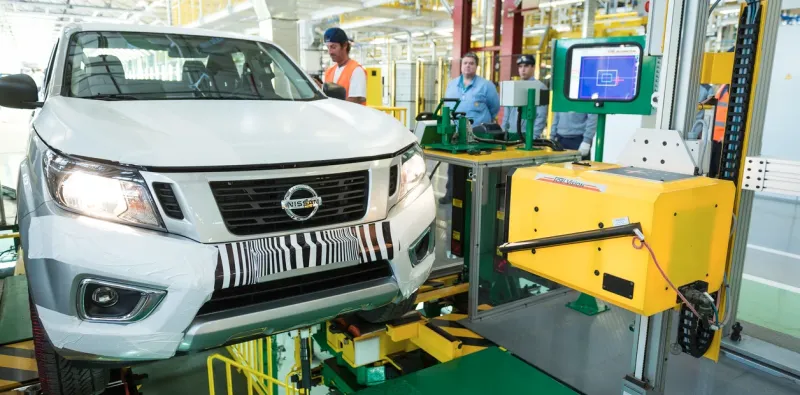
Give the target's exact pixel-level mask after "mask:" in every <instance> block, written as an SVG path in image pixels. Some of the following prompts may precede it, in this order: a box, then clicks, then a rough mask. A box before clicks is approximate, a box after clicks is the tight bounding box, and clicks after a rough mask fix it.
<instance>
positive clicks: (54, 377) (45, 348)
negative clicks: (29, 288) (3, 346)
mask: <svg viewBox="0 0 800 395" xmlns="http://www.w3.org/2000/svg"><path fill="white" fill-rule="evenodd" d="M30 310H31V324H32V326H33V328H32V329H33V344H34V350H35V354H36V366H37V367H38V369H39V383H40V384H41V386H42V394H43V395H84V394H100V393H103V391H105V389H106V386H108V381H109V379H110V377H111V375H110V372H109V370H108V369H89V368H79V367H75V366H73V364H72V362H71V361H69V360H67V359H64V358H63V357H62V356H60V355H58V353H57V352H56V350H55V349H54V348H53V345H52V344H50V341H49V340H48V339H47V335H46V334H45V333H44V328H42V322H41V321H40V320H39V314H38V313H37V311H36V307H35V305H34V304H33V300H30Z"/></svg>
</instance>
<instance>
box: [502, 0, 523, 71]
mask: <svg viewBox="0 0 800 395" xmlns="http://www.w3.org/2000/svg"><path fill="white" fill-rule="evenodd" d="M502 16H503V36H502V37H501V38H500V81H509V80H511V78H512V77H514V76H515V75H517V74H518V71H517V67H516V65H515V64H514V60H515V59H514V56H515V55H519V54H521V53H522V27H523V26H522V25H523V23H524V22H525V21H524V20H523V18H522V12H520V6H518V5H517V2H516V0H504V1H503V10H502Z"/></svg>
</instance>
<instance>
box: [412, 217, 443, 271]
mask: <svg viewBox="0 0 800 395" xmlns="http://www.w3.org/2000/svg"><path fill="white" fill-rule="evenodd" d="M433 229H434V225H431V226H429V227H428V228H427V229H425V231H424V232H422V235H420V236H419V238H417V240H415V241H414V242H413V243H411V245H410V246H409V248H408V255H409V258H410V259H411V266H416V265H418V264H419V263H420V262H422V261H423V260H424V259H425V258H427V257H428V255H430V254H431V253H433V250H434V247H435V244H436V239H435V237H436V233H435V232H434V231H433Z"/></svg>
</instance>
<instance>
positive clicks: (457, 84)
mask: <svg viewBox="0 0 800 395" xmlns="http://www.w3.org/2000/svg"><path fill="white" fill-rule="evenodd" d="M477 71H478V55H475V54H474V53H468V54H466V55H464V57H463V58H461V75H460V76H459V77H457V78H454V79H452V80H450V82H449V83H448V84H447V91H446V92H445V95H444V97H446V98H448V99H461V103H459V105H458V108H456V109H455V111H457V112H463V113H466V114H467V118H469V119H470V120H471V121H472V126H478V125H480V124H482V123H492V122H494V121H495V118H497V113H498V112H500V96H499V95H498V94H497V87H495V85H494V84H493V83H492V82H491V81H488V80H486V79H485V78H483V77H481V76H479V75H477ZM451 107H452V104H451Z"/></svg>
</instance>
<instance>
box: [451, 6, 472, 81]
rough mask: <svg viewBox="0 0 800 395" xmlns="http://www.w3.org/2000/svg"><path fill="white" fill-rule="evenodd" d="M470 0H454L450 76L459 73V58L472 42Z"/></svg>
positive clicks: (455, 75) (453, 76) (467, 50)
mask: <svg viewBox="0 0 800 395" xmlns="http://www.w3.org/2000/svg"><path fill="white" fill-rule="evenodd" d="M470 37H472V0H455V4H454V5H453V61H452V63H451V65H450V77H452V78H455V77H458V76H459V75H461V58H462V57H463V56H464V55H465V54H467V52H469V48H470V46H472V42H471V40H470Z"/></svg>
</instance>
